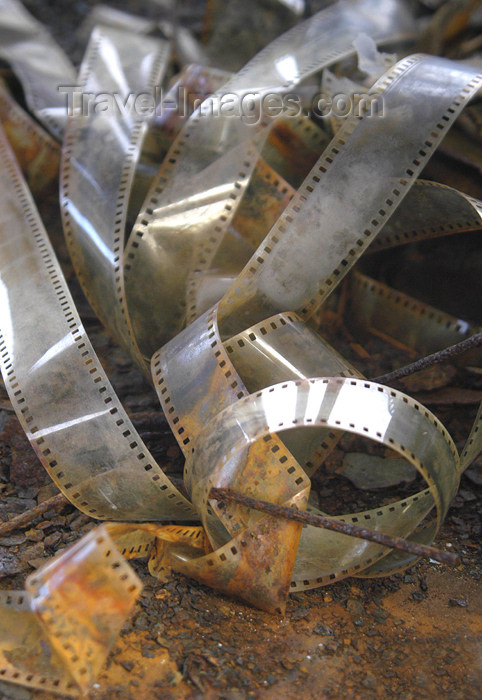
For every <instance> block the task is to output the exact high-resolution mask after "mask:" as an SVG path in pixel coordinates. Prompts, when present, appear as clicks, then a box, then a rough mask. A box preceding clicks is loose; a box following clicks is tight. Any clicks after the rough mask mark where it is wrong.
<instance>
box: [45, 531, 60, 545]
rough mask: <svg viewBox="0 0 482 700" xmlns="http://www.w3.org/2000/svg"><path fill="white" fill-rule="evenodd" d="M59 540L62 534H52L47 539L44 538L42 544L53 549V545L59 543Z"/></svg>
mask: <svg viewBox="0 0 482 700" xmlns="http://www.w3.org/2000/svg"><path fill="white" fill-rule="evenodd" d="M61 538H62V533H60V532H52V534H51V535H49V536H48V537H46V538H45V539H44V544H45V546H46V547H53V546H54V545H56V544H57V542H60V540H61Z"/></svg>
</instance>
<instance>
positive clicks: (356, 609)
mask: <svg viewBox="0 0 482 700" xmlns="http://www.w3.org/2000/svg"><path fill="white" fill-rule="evenodd" d="M346 609H347V610H348V612H349V613H350V615H352V616H353V617H356V618H359V617H361V616H362V615H363V614H364V613H365V609H364V607H363V605H362V604H361V603H360V601H359V600H353V599H351V600H348V602H347V604H346Z"/></svg>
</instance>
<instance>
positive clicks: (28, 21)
mask: <svg viewBox="0 0 482 700" xmlns="http://www.w3.org/2000/svg"><path fill="white" fill-rule="evenodd" d="M0 56H1V57H2V58H3V59H5V60H6V61H8V62H9V64H10V65H11V66H12V68H13V70H14V71H15V74H16V75H17V77H18V78H19V80H20V81H21V83H22V87H23V90H24V93H25V101H26V103H27V105H28V107H29V109H30V110H31V111H32V112H33V114H34V115H35V116H36V118H37V119H38V120H39V121H40V122H41V123H42V124H43V125H44V126H45V127H46V129H47V130H48V131H49V132H50V133H51V134H52V135H53V136H54V137H55V138H57V139H58V140H59V141H60V140H62V136H63V133H64V130H65V124H66V121H67V111H66V109H65V94H63V93H62V91H61V90H60V89H59V88H61V87H62V86H72V85H75V77H76V76H75V70H74V68H73V66H72V64H71V63H70V61H69V60H68V58H67V57H66V55H65V54H64V52H63V51H62V50H61V49H60V47H59V46H57V44H56V43H55V42H54V41H53V40H52V38H51V36H50V34H49V33H48V32H47V31H46V29H45V27H44V26H43V25H42V24H40V22H37V20H36V19H34V18H33V17H32V15H30V14H29V13H28V12H27V10H26V9H25V8H24V6H23V5H22V4H21V3H20V2H18V1H17V0H2V1H1V2H0Z"/></svg>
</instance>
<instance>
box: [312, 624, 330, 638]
mask: <svg viewBox="0 0 482 700" xmlns="http://www.w3.org/2000/svg"><path fill="white" fill-rule="evenodd" d="M313 632H314V633H315V634H319V635H321V636H322V637H327V636H329V635H332V634H335V633H334V632H333V630H332V629H331V627H328V626H327V625H321V624H320V625H316V627H313Z"/></svg>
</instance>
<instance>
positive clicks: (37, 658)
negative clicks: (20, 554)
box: [0, 526, 142, 697]
mask: <svg viewBox="0 0 482 700" xmlns="http://www.w3.org/2000/svg"><path fill="white" fill-rule="evenodd" d="M141 589H142V584H141V582H140V580H139V578H138V577H137V576H136V574H135V573H134V571H133V570H132V568H131V567H130V566H129V565H128V564H127V562H126V561H125V559H124V558H123V557H122V556H121V554H120V552H119V551H118V549H117V548H116V546H115V544H114V542H113V540H112V539H111V537H110V536H109V533H108V531H107V529H106V527H104V526H101V527H98V528H95V530H93V531H91V532H90V533H89V534H88V535H86V536H85V537H83V538H82V539H81V540H79V541H78V542H77V543H76V544H75V545H74V546H73V547H69V548H68V549H67V550H66V551H65V552H63V553H62V554H60V555H58V556H57V557H55V558H54V559H53V560H51V561H50V562H49V564H48V565H47V566H45V567H43V568H42V569H41V570H39V571H36V572H34V573H33V574H31V575H30V576H29V577H28V578H27V581H26V590H25V591H22V592H16V591H13V592H8V593H7V592H2V593H0V605H1V617H0V628H1V632H2V642H1V647H0V677H1V678H2V680H8V681H12V682H14V683H22V685H26V686H30V687H33V688H39V689H41V690H45V691H51V692H54V693H59V694H62V695H63V696H64V697H65V696H67V697H71V696H78V695H80V694H83V693H85V692H86V691H88V690H89V689H90V687H91V686H92V683H93V682H94V681H95V679H96V677H97V675H98V674H99V672H100V670H101V668H102V666H103V664H104V663H105V660H106V659H107V656H108V654H109V653H110V650H111V648H112V645H113V643H114V641H115V640H116V638H117V636H118V634H119V632H120V629H121V626H122V624H123V623H124V621H125V619H126V618H127V616H128V615H129V614H130V612H131V610H132V607H133V605H134V603H135V601H136V599H137V597H138V595H139V593H140V592H141Z"/></svg>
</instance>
